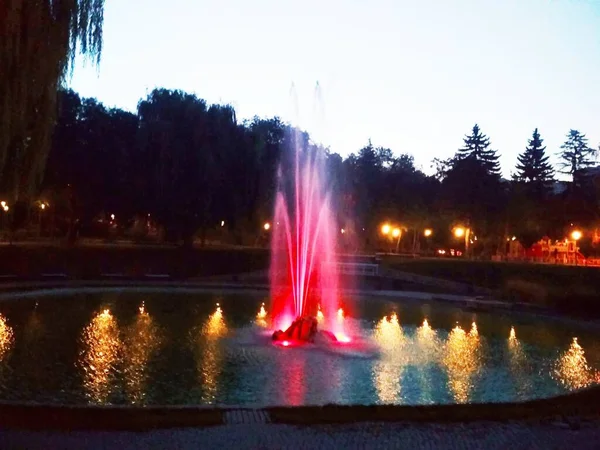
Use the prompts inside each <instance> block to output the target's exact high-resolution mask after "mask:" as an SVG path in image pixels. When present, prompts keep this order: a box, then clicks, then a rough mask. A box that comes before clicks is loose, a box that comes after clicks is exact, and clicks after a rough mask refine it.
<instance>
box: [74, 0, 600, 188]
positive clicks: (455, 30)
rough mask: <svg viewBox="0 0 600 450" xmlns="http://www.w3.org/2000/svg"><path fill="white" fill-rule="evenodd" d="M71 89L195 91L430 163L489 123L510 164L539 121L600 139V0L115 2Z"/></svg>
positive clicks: (328, 138) (339, 144)
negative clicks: (97, 50)
mask: <svg viewBox="0 0 600 450" xmlns="http://www.w3.org/2000/svg"><path fill="white" fill-rule="evenodd" d="M317 81H318V82H319V83H320V86H321V91H322V100H321V102H320V103H318V104H317V105H315V103H316V102H315V84H316V82H317ZM292 83H294V85H295V86H296V91H297V96H298V99H299V111H300V115H299V116H296V114H295V113H294V112H293V111H294V108H293V107H292V104H293V102H292V101H291V100H290V87H291V86H292ZM70 86H71V87H72V88H73V89H74V90H76V91H78V92H79V93H80V94H81V95H83V96H86V97H87V96H92V97H97V98H98V99H99V100H100V101H102V102H104V103H105V104H106V105H107V106H117V107H121V108H125V109H128V110H132V111H134V110H135V108H136V105H137V102H138V100H139V99H140V98H142V97H144V96H145V95H146V94H147V93H148V92H149V91H150V90H152V89H153V88H155V87H166V88H170V89H182V90H185V91H188V92H193V93H195V94H197V95H198V96H199V97H201V98H204V99H206V100H207V101H208V102H211V103H214V102H226V103H231V104H232V105H234V106H235V108H236V111H237V113H238V118H239V119H244V118H250V117H252V116H254V115H258V116H264V117H271V116H275V115H279V116H280V117H282V118H283V119H284V120H286V121H291V122H293V123H294V124H299V125H300V126H301V127H303V128H305V129H306V130H307V131H309V132H310V133H311V135H312V136H313V137H314V138H315V140H318V141H321V142H323V143H324V144H325V145H328V146H330V147H331V149H332V150H333V151H335V152H338V153H340V154H342V155H347V154H349V153H351V152H355V151H358V150H359V149H360V148H361V147H362V146H364V145H365V144H366V143H367V141H368V139H369V138H371V139H372V142H373V144H374V145H376V146H385V147H389V148H391V149H392V150H393V151H394V152H395V153H397V154H398V153H411V154H413V155H414V156H415V160H416V163H417V165H418V166H420V167H421V168H422V169H423V170H424V171H426V172H427V173H431V170H430V161H431V159H432V158H434V157H442V158H445V157H449V156H451V155H453V154H454V152H455V151H456V149H457V148H459V147H460V146H461V144H462V137H463V136H464V134H466V133H468V132H470V129H471V128H472V126H473V124H474V123H475V122H477V123H479V125H480V127H481V129H482V131H483V132H484V133H485V134H487V135H488V136H489V137H490V138H491V141H492V145H493V148H495V149H497V150H499V151H500V153H501V155H502V157H501V163H502V168H503V172H504V175H505V176H508V175H509V174H510V172H511V171H512V170H513V168H514V165H515V162H516V156H517V154H518V153H520V152H521V151H522V150H523V149H524V147H525V145H526V143H527V139H528V138H529V137H530V136H531V133H532V131H533V129H534V128H535V127H538V128H539V129H540V133H541V135H542V137H543V138H544V139H545V144H546V145H547V147H548V151H549V152H550V153H552V154H554V153H555V152H557V151H559V147H560V145H561V143H562V142H563V141H564V139H565V135H566V134H567V132H568V131H569V129H570V128H575V129H578V130H580V131H581V132H583V133H585V134H586V135H587V137H588V138H589V143H590V145H591V146H594V147H597V146H598V144H599V143H600V130H599V129H598V127H599V126H600V1H595V0H554V1H551V0H502V1H499V0H450V1H443V0H438V1H431V0H418V1H417V0H414V1H406V0H370V1H366V0H362V1H358V0H343V1H342V0H320V1H319V0H303V1H293V2H292V1H287V0H252V1H247V0H196V1H192V0H171V1H169V2H164V1H159V0H127V1H123V0H106V10H105V25H104V51H103V56H102V61H101V64H100V67H99V69H96V68H93V67H91V66H90V65H89V64H87V65H86V66H83V65H80V66H79V67H77V68H76V70H75V74H74V77H73V78H72V80H71V82H70ZM315 106H317V107H318V108H320V109H322V110H323V111H324V115H323V114H317V115H316V114H314V111H315ZM321 116H324V117H322V118H321Z"/></svg>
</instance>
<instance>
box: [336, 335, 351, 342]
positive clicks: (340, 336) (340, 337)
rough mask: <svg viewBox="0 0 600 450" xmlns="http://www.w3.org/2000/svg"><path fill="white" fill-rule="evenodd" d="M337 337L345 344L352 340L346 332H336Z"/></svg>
mask: <svg viewBox="0 0 600 450" xmlns="http://www.w3.org/2000/svg"><path fill="white" fill-rule="evenodd" d="M335 338H336V339H337V340H338V342H342V343H344V344H346V343H348V342H350V341H351V339H350V337H349V336H346V335H345V334H344V333H336V334H335Z"/></svg>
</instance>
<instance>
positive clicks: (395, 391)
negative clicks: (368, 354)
mask: <svg viewBox="0 0 600 450" xmlns="http://www.w3.org/2000/svg"><path fill="white" fill-rule="evenodd" d="M375 340H376V341H377V343H378V344H379V346H380V348H381V350H382V355H381V359H380V360H379V361H377V362H376V363H375V366H374V367H373V378H374V383H375V388H376V389H377V396H378V397H379V401H380V402H381V403H398V402H399V401H400V398H401V392H402V386H401V383H400V379H401V377H402V371H403V368H404V366H405V364H406V353H405V352H404V347H405V345H404V344H405V341H406V339H405V337H404V333H403V332H402V327H401V326H400V322H399V321H398V316H397V315H396V313H393V314H392V315H391V316H390V317H389V318H388V317H387V316H386V317H384V318H383V319H381V320H380V321H379V322H378V323H377V326H376V327H375Z"/></svg>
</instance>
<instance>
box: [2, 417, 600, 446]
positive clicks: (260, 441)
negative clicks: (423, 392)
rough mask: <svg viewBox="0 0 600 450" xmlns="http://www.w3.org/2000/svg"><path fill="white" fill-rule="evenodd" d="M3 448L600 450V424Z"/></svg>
mask: <svg viewBox="0 0 600 450" xmlns="http://www.w3.org/2000/svg"><path fill="white" fill-rule="evenodd" d="M0 448H3V449H38V448H39V449H49V448H52V449H59V448H60V449H83V448H85V449H120V450H121V449H122V450H128V449H167V448H173V449H188V448H189V449H200V448H201V449H213V448H214V449H219V450H227V449H235V450H241V449H261V450H262V449H288V448H289V449H293V450H301V449H321V448H323V449H336V450H337V449H343V450H349V449H369V450H375V449H386V450H387V449H403V448H406V449H410V450H417V449H486V450H493V449H498V450H506V449H511V450H514V449H543V450H551V449H577V450H587V449H598V448H600V423H587V424H586V423H584V424H582V425H581V427H580V429H579V430H573V429H571V427H569V426H568V425H567V424H565V423H555V424H524V423H516V422H515V423H489V422H488V423H483V422H480V423H470V424H453V425H450V424H445V425H441V424H413V423H387V424H386V423H362V424H354V425H333V426H332V425H327V426H325V425H323V426H312V427H297V426H292V425H275V424H246V425H244V424H238V425H222V426H218V427H211V428H191V429H172V430H157V431H151V432H145V433H132V432H69V433H67V432H28V431H6V430H3V431H0Z"/></svg>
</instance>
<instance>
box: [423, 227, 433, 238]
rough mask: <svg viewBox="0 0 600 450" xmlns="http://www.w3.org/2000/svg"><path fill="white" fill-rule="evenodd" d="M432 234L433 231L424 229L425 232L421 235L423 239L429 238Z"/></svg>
mask: <svg viewBox="0 0 600 450" xmlns="http://www.w3.org/2000/svg"><path fill="white" fill-rule="evenodd" d="M432 234H433V231H432V230H431V228H425V231H423V235H424V236H425V237H429V236H431V235H432Z"/></svg>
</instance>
